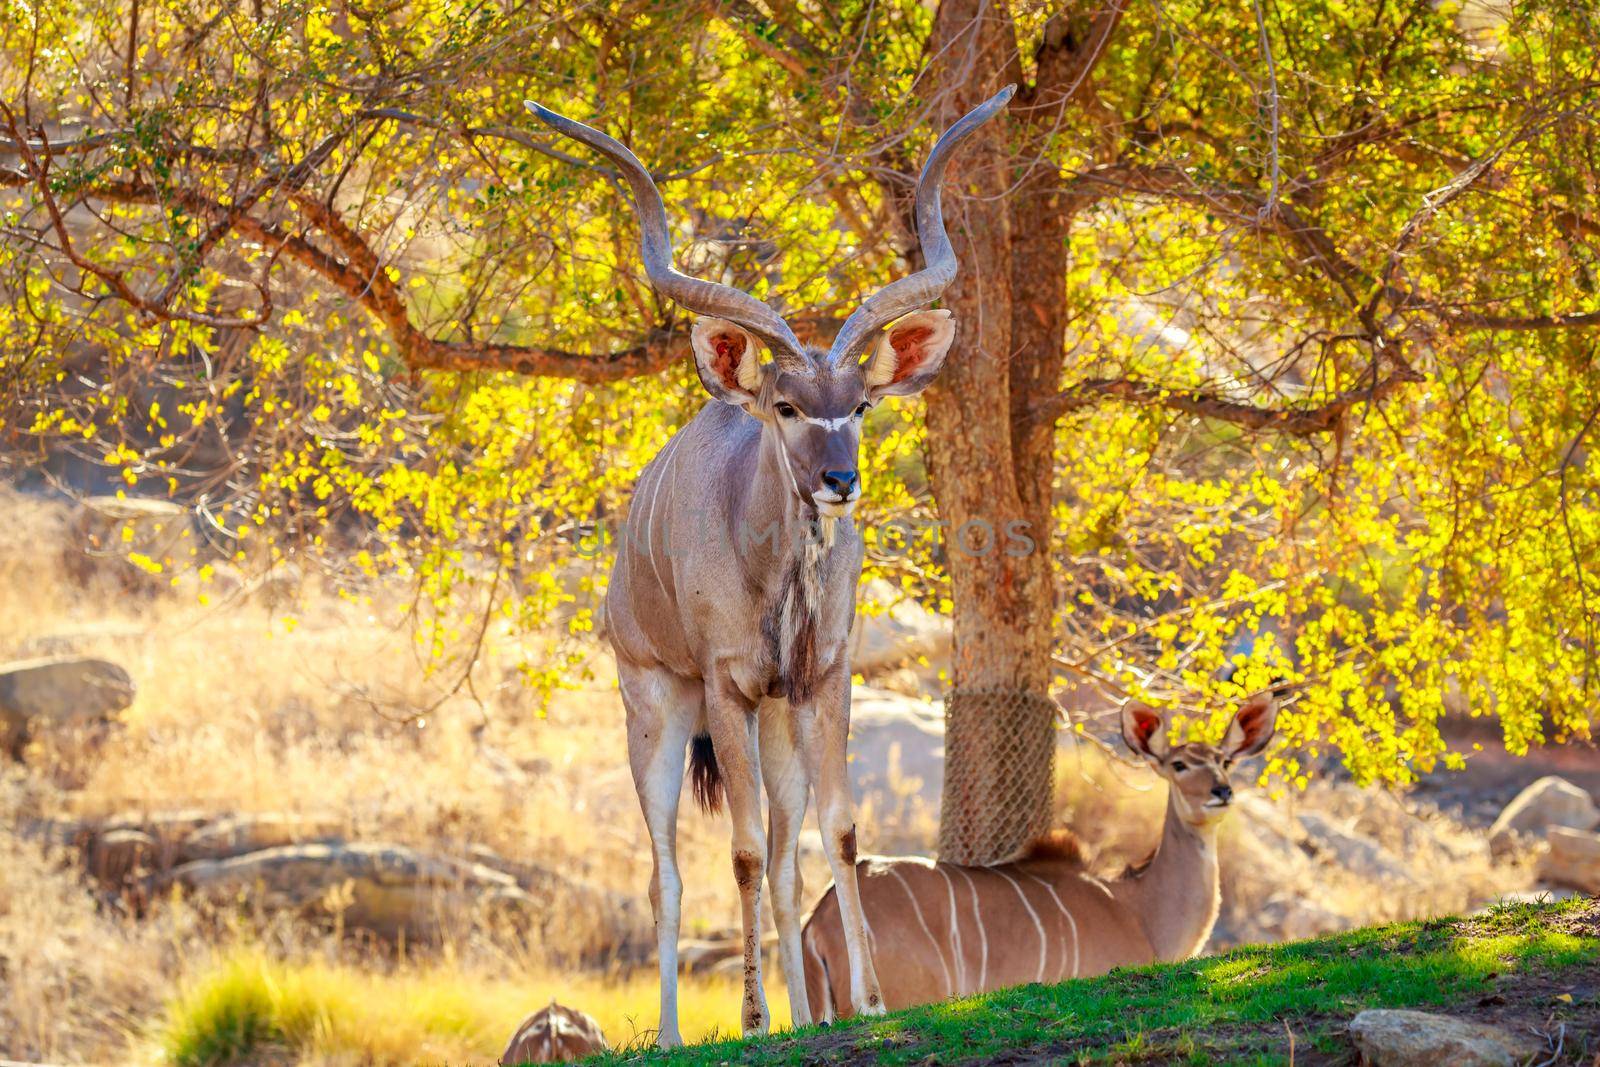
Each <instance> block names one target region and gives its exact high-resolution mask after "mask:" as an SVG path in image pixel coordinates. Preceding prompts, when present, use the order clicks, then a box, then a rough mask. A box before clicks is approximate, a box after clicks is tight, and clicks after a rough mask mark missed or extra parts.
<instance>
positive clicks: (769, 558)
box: [528, 88, 1012, 1045]
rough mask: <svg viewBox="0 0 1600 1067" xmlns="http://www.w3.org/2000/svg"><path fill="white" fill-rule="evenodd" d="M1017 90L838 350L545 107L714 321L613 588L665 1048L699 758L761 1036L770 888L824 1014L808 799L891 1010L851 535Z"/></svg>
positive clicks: (960, 134)
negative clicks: (871, 442)
mask: <svg viewBox="0 0 1600 1067" xmlns="http://www.w3.org/2000/svg"><path fill="white" fill-rule="evenodd" d="M1011 93H1012V89H1011V88H1007V89H1005V90H1003V91H1001V92H1000V93H998V94H996V95H995V96H994V97H993V98H991V99H990V100H988V101H987V102H985V103H984V104H983V105H981V106H980V107H978V108H976V109H974V110H973V111H972V112H971V113H969V114H967V115H966V116H965V117H963V118H962V119H961V120H960V121H958V122H957V123H956V124H955V125H954V126H952V127H951V128H950V129H949V130H948V131H946V133H945V134H944V136H942V137H940V138H939V140H938V142H937V143H936V144H935V145H934V147H933V152H932V153H931V154H930V155H929V157H928V161H927V163H926V165H925V166H924V167H923V169H922V174H921V176H920V177H919V179H918V181H917V188H916V199H915V205H914V207H915V212H916V223H917V235H918V237H919V239H920V240H921V243H922V252H923V257H924V261H925V266H924V267H923V269H922V270H920V271H917V272H916V273H914V274H912V275H910V276H908V277H906V278H902V279H900V280H899V281H896V282H893V283H891V284H889V285H887V286H885V287H884V288H883V289H881V290H879V291H878V292H877V293H875V294H873V295H872V296H871V297H870V298H868V299H867V300H866V301H864V302H863V303H862V304H861V306H860V307H859V308H857V309H856V310H855V312H854V313H852V314H851V315H850V317H849V318H848V319H847V320H846V321H845V323H844V325H843V326H842V327H841V328H840V330H839V333H838V336H837V337H836V338H835V340H834V342H833V344H832V346H831V347H830V348H829V349H828V350H827V351H826V352H824V351H822V350H820V349H808V348H806V347H805V346H803V345H802V344H801V343H800V342H799V340H797V339H796V337H795V335H794V332H793V331H792V330H791V329H790V328H789V326H788V324H787V323H786V322H784V320H783V319H782V318H781V317H780V316H779V315H778V313H777V312H776V311H774V310H773V309H772V308H771V307H769V306H767V305H766V304H764V303H762V302H761V301H759V300H757V299H756V298H755V297H753V296H750V295H749V294H747V293H744V292H741V291H739V290H737V289H734V288H731V287H729V286H726V285H720V284H717V283H714V282H708V281H702V280H699V279H696V278H690V277H687V276H685V275H683V274H680V273H679V272H678V271H677V270H675V269H674V268H673V265H672V243H671V238H670V236H669V234H668V228H667V218H666V211H665V208H664V206H663V204H662V201H661V194H660V192H659V191H658V190H657V189H656V187H655V184H654V182H653V181H652V180H651V178H650V175H649V172H648V171H646V170H645V168H644V167H643V166H642V165H641V164H640V163H639V161H638V159H636V158H635V157H634V155H633V153H632V152H630V151H629V150H628V149H627V148H626V147H624V146H623V145H622V144H621V143H619V142H618V141H616V140H614V139H612V138H611V137H608V136H607V135H605V134H603V133H600V132H599V131H598V130H594V129H591V128H590V127H588V126H585V125H583V124H582V123H578V122H574V121H573V120H571V119H568V118H565V117H563V116H561V115H557V114H555V113H554V112H551V111H549V110H547V109H545V108H543V107H540V106H539V105H537V104H534V103H532V102H531V101H530V102H529V105H528V106H529V108H530V109H531V110H532V111H533V112H534V114H536V115H537V116H538V117H539V118H540V119H542V120H543V121H544V122H545V123H547V124H549V125H550V126H552V127H554V128H555V129H556V130H558V131H559V132H561V133H563V134H565V135H566V136H568V137H571V138H573V139H574V140H577V141H581V142H582V143H584V144H586V145H588V146H589V147H591V148H593V149H595V150H596V151H598V152H600V153H601V154H602V155H604V156H606V157H607V158H609V159H610V160H611V161H612V162H613V163H614V164H615V165H616V167H617V169H618V171H619V172H620V173H621V175H622V176H623V177H624V178H625V179H626V180H627V182H628V184H629V186H630V187H631V188H632V191H633V201H634V207H635V209H636V210H637V212H638V215H639V228H640V230H641V242H640V243H641V250H642V253H643V258H644V266H645V271H646V273H647V274H648V275H649V277H650V281H651V282H652V283H653V284H654V285H655V287H656V289H657V290H658V291H660V292H661V293H662V294H664V295H666V296H669V297H671V298H672V299H674V300H676V301H677V302H678V303H679V304H681V305H682V306H683V307H685V308H687V309H688V310H690V311H692V312H695V313H697V314H699V315H700V316H702V317H701V318H700V319H699V320H698V321H697V322H696V323H695V325H694V329H693V331H692V334H691V340H692V347H693V349H694V359H695V367H696V369H697V370H698V371H699V374H700V380H701V382H703V383H704V385H705V387H706V390H707V391H708V392H709V393H710V394H711V395H712V396H713V397H714V398H715V401H714V402H712V403H710V404H708V405H706V407H705V408H704V409H703V410H701V412H700V413H699V414H698V415H697V416H695V418H694V419H693V420H692V421H691V422H690V423H689V424H688V425H687V426H685V427H684V428H683V429H681V430H679V431H678V432H677V433H676V434H675V435H673V437H672V439H671V440H669V441H668V442H667V444H666V445H665V446H664V447H663V448H662V450H661V452H660V453H659V454H658V455H657V456H656V457H655V458H654V459H653V460H651V462H650V463H649V465H648V466H646V467H645V469H644V471H643V473H641V474H640V476H639V481H638V483H637V485H636V486H635V487H634V497H633V504H632V507H631V509H630V512H629V516H628V521H627V528H626V535H625V537H623V538H622V539H621V542H620V545H619V548H618V552H617V559H616V563H615V565H614V567H613V569H612V572H611V584H610V588H609V590H608V592H607V594H606V629H607V631H608V634H609V637H610V641H611V645H612V648H613V649H615V651H616V657H617V673H618V678H619V681H620V683H621V689H622V700H623V704H624V705H625V706H626V708H627V714H628V758H629V762H630V763H631V765H632V769H633V779H634V785H635V787H636V788H637V789H638V792H639V801H640V804H641V805H642V806H643V808H644V818H645V824H646V826H647V827H648V828H649V832H650V839H651V842H652V844H653V846H654V861H655V863H654V871H653V873H652V875H651V879H650V903H651V907H652V908H653V909H654V912H655V918H656V940H657V948H658V951H659V962H660V968H661V1024H660V1030H659V1032H658V1041H659V1043H660V1044H662V1045H673V1044H677V1043H678V1042H679V1041H680V1036H679V1033H678V1009H677V975H678V927H679V902H680V899H681V895H682V882H681V880H680V879H679V876H678V866H677V859H676V834H677V815H678V798H679V795H680V793H681V791H682V785H683V776H684V754H685V750H686V749H687V748H689V747H690V746H691V743H692V747H693V750H694V758H693V764H694V778H695V786H696V793H697V795H698V796H699V797H700V799H701V802H702V803H703V804H705V805H707V806H712V807H714V806H716V803H717V801H718V800H719V793H720V792H723V791H725V793H726V796H727V801H728V807H729V809H730V812H731V815H732V819H733V871H734V879H735V881H736V882H737V883H738V887H739V896H740V903H741V906H742V912H743V916H742V917H743V924H744V1006H743V1013H742V1016H741V1018H742V1022H743V1026H744V1030H745V1032H746V1033H754V1032H763V1031H765V1030H766V1028H767V1024H768V1014H767V1004H766V996H765V993H764V992H763V990H762V986H761V960H760V940H761V939H760V916H761V912H760V903H761V878H762V875H763V873H766V874H767V875H768V877H769V878H770V881H771V886H772V896H773V909H772V910H773V914H774V916H775V918H776V920H777V926H778V958H779V960H780V962H781V964H782V966H783V974H784V981H785V983H786V984H787V986H788V989H789V998H790V1003H791V1005H792V1013H793V1018H794V1022H795V1024H796V1025H803V1024H805V1023H808V1022H810V1021H811V1019H812V1013H811V1010H810V1008H809V1007H808V1005H807V1002H806V987H805V977H804V971H803V966H802V962H801V958H800V910H801V899H800V892H801V890H800V876H799V869H798V863H797V855H796V843H797V841H798V839H799V834H800V824H801V820H802V819H803V818H804V816H805V811H806V804H807V794H808V790H809V789H811V788H815V790H816V796H817V811H818V816H819V821H820V824H821V828H822V841H823V848H824V851H825V852H826V854H827V857H828V864H829V866H830V867H831V868H832V870H833V876H834V880H835V884H836V886H837V892H838V899H839V904H840V909H841V914H842V916H843V931H844V943H845V949H846V954H847V957H848V967H849V975H850V1002H851V1004H852V1006H853V1008H854V1010H855V1011H857V1012H864V1013H868V1014H873V1013H881V1012H882V1011H883V998H882V996H881V994H880V992H879V989H878V979H877V977H876V975H875V974H874V973H873V967H872V961H871V959H870V957H869V956H868V953H867V950H866V932H865V927H864V925H863V920H862V915H861V906H860V903H859V898H858V896H857V892H856V878H855V864H856V832H855V816H854V805H853V802H852V800H851V796H850V782H849V778H848V775H847V772H846V767H845V743H846V736H847V734H848V731H849V725H850V667H849V663H848V657H847V653H846V641H847V638H848V636H849V633H850V625H851V621H852V619H853V618H854V614H855V592H856V584H857V582H858V581H859V580H860V577H861V556H862V542H861V537H860V534H859V533H858V531H856V529H855V528H854V526H853V525H852V524H850V523H849V522H848V521H845V522H839V521H838V520H841V519H844V520H848V519H849V517H850V515H851V514H852V512H853V510H854V507H855V503H856V501H857V500H858V499H859V498H860V496H861V478H860V475H859V473H858V471H857V454H858V452H859V447H860V432H861V420H862V417H863V416H864V415H865V414H866V412H867V410H868V409H869V408H870V407H872V405H873V404H875V403H877V402H878V401H879V400H880V399H882V398H883V397H886V396H906V395H910V394H913V393H916V392H919V391H920V390H921V389H922V388H923V387H924V386H926V385H927V384H928V383H929V382H930V381H932V380H933V377H934V375H935V374H936V373H937V372H938V370H939V367H940V365H941V364H942V363H943V361H944V357H945V353H946V352H947V351H948V350H949V348H950V343H951V341H952V340H953V339H954V337H955V323H954V322H953V321H952V319H951V317H950V313H949V312H948V311H927V310H922V309H924V308H926V306H927V305H928V304H930V303H932V302H933V301H934V300H936V299H937V298H938V296H939V294H940V293H942V292H943V291H944V289H945V288H946V287H947V286H948V285H949V284H950V282H951V281H952V279H954V277H955V273H956V259H955V253H954V251H953V249H952V248H951V246H950V240H949V238H948V236H947V235H946V233H945V228H944V217H943V213H942V211H941V207H940V197H939V192H940V185H941V183H942V181H943V178H944V172H945V167H946V165H947V164H948V163H949V160H950V157H951V155H952V153H954V151H955V150H956V148H957V146H959V145H960V144H961V142H962V141H963V140H965V139H966V137H967V136H968V135H970V134H971V133H972V132H973V131H974V130H975V129H977V128H978V127H979V126H981V125H982V124H983V123H985V122H987V121H988V120H989V119H990V118H992V117H993V116H994V115H995V114H996V113H997V112H999V111H1000V109H1001V108H1003V107H1004V106H1005V104H1006V102H1007V101H1008V100H1009V99H1010V98H1011ZM891 323H892V324H893V325H892V327H891V328H890V329H888V330H887V331H884V327H885V326H890V324H891ZM758 342H759V343H761V344H765V345H766V347H767V348H768V349H770V351H771V352H772V359H773V362H772V363H771V364H764V363H762V362H761V359H760V354H759V352H758ZM869 345H870V346H871V351H870V352H869V353H867V354H866V356H865V359H862V358H861V357H862V355H863V350H864V349H866V348H867V347H868V346H869ZM763 781H764V782H765V785H766V793H767V801H768V809H769V827H768V833H767V834H766V835H763V833H762V827H761V800H760V796H759V792H760V789H761V785H762V782H763Z"/></svg>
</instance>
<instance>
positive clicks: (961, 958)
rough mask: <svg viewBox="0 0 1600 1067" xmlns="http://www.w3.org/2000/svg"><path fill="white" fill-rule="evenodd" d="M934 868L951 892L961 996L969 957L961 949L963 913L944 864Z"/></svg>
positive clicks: (958, 986) (953, 943) (953, 935)
mask: <svg viewBox="0 0 1600 1067" xmlns="http://www.w3.org/2000/svg"><path fill="white" fill-rule="evenodd" d="M933 869H934V870H936V871H938V872H939V875H940V876H941V877H942V878H943V879H944V888H945V890H946V892H948V893H949V894H950V943H951V947H952V948H953V949H954V950H955V954H956V995H957V996H960V995H961V994H962V993H965V992H966V988H965V987H966V984H967V957H966V955H965V954H964V953H963V952H962V951H961V913H960V912H958V911H956V886H955V883H954V882H952V881H950V872H949V871H947V870H946V869H945V867H944V865H943V864H935V865H934V868H933Z"/></svg>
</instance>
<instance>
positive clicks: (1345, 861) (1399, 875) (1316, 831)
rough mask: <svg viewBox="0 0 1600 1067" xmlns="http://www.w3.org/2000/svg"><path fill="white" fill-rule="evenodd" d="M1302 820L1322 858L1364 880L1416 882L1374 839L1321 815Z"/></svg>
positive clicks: (1308, 814)
mask: <svg viewBox="0 0 1600 1067" xmlns="http://www.w3.org/2000/svg"><path fill="white" fill-rule="evenodd" d="M1299 818H1300V825H1301V827H1303V828H1304V829H1305V832H1306V836H1307V839H1308V841H1309V842H1310V844H1311V847H1312V848H1313V849H1314V850H1315V851H1316V852H1317V853H1318V854H1319V855H1320V856H1323V857H1325V858H1328V859H1330V860H1332V861H1333V862H1335V863H1337V864H1338V865H1339V866H1341V867H1343V868H1345V869H1346V870H1348V871H1350V872H1352V873H1354V874H1358V875H1360V876H1361V877H1363V878H1374V879H1382V880H1387V881H1394V882H1408V883H1412V882H1415V881H1416V878H1415V877H1413V876H1412V874H1411V872H1410V871H1408V870H1406V868H1405V866H1404V864H1402V863H1401V862H1400V861H1399V860H1398V859H1396V858H1395V857H1394V856H1392V855H1391V854H1390V853H1389V852H1388V851H1387V850H1386V849H1385V848H1384V847H1383V846H1382V845H1380V844H1378V843H1377V842H1376V841H1374V840H1373V839H1372V838H1370V837H1367V836H1365V835H1364V834H1359V833H1356V832H1355V831H1354V830H1350V829H1347V828H1345V827H1343V826H1340V825H1338V824H1337V823H1335V822H1334V821H1333V820H1332V819H1330V818H1329V817H1328V816H1326V815H1324V814H1322V813H1321V812H1316V811H1307V812H1302V813H1301V814H1300V817H1299Z"/></svg>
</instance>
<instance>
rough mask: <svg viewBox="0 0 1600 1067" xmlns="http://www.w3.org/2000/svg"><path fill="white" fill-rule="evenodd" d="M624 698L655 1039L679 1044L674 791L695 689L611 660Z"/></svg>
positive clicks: (697, 695) (679, 890) (656, 671)
mask: <svg viewBox="0 0 1600 1067" xmlns="http://www.w3.org/2000/svg"><path fill="white" fill-rule="evenodd" d="M617 675H618V680H619V681H620V682H621V689H622V702H623V705H624V706H625V707H626V708H627V712H628V762H629V764H630V766H631V767H632V770H633V784H634V788H635V789H637V790H638V793H639V806H640V808H642V809H643V811H644V822H645V827H646V829H648V830H649V832H650V850H651V851H650V858H651V866H650V911H651V914H652V915H653V916H654V918H655V923H656V961H657V965H658V966H659V967H660V971H661V1015H660V1022H659V1024H658V1026H657V1030H656V1043H657V1044H659V1045H660V1046H661V1047H662V1048H672V1047H674V1046H676V1045H681V1044H683V1038H682V1036H681V1035H680V1034H679V1032H678V930H679V927H680V925H681V922H682V912H681V907H680V905H681V902H682V900H683V879H682V878H680V877H679V876H678V798H679V796H680V795H681V794H682V792H683V765H684V751H685V749H686V748H687V747H688V744H689V736H690V731H691V729H692V726H691V724H692V723H694V722H695V721H697V720H698V719H699V716H700V701H701V699H702V695H701V689H700V686H699V685H698V684H691V683H687V682H685V680H683V679H681V678H678V677H677V676H676V675H673V674H671V673H669V672H668V671H665V670H662V669H660V668H654V667H640V666H637V665H634V664H629V663H626V662H619V663H618V664H617Z"/></svg>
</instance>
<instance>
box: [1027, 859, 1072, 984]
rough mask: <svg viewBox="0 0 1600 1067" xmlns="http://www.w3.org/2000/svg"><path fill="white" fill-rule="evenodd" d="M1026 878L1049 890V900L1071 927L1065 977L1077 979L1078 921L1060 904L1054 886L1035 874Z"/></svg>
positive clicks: (1059, 897)
mask: <svg viewBox="0 0 1600 1067" xmlns="http://www.w3.org/2000/svg"><path fill="white" fill-rule="evenodd" d="M1028 877H1029V878H1032V879H1033V880H1034V881H1035V882H1038V883H1039V884H1040V885H1042V886H1044V887H1045V889H1047V890H1049V892H1050V896H1051V899H1053V900H1054V901H1055V902H1056V907H1058V908H1060V909H1061V915H1062V917H1063V918H1065V919H1066V920H1067V925H1068V926H1070V927H1072V973H1071V974H1069V975H1067V977H1068V978H1076V977H1078V959H1079V957H1078V921H1077V920H1076V919H1074V918H1073V917H1072V912H1070V911H1068V910H1067V906H1066V905H1065V904H1063V903H1061V896H1060V894H1058V893H1057V892H1056V887H1055V886H1053V885H1051V884H1050V883H1049V882H1047V881H1045V880H1044V879H1043V878H1040V877H1039V876H1038V875H1037V874H1030V875H1028Z"/></svg>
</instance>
